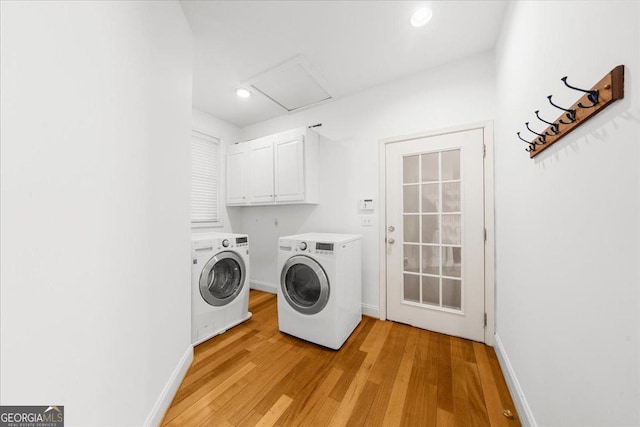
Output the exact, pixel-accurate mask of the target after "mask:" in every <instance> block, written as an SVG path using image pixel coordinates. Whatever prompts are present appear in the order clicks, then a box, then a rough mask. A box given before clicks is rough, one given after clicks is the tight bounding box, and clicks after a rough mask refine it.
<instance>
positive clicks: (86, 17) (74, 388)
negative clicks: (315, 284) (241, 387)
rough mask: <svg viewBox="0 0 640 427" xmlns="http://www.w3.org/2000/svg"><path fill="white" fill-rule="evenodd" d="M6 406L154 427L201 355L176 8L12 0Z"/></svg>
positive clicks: (6, 48) (5, 39) (184, 29)
mask: <svg viewBox="0 0 640 427" xmlns="http://www.w3.org/2000/svg"><path fill="white" fill-rule="evenodd" d="M0 7H1V25H0V28H1V37H0V40H1V45H0V52H1V55H2V57H1V61H0V64H1V69H0V75H1V89H0V91H1V93H2V98H1V116H0V119H1V122H2V126H1V135H0V137H1V171H2V183H1V189H2V192H1V195H2V203H1V229H2V230H1V234H2V241H1V249H2V269H1V276H0V277H1V284H2V287H1V311H0V312H1V329H0V330H1V334H0V336H1V338H0V339H1V353H0V354H1V359H0V360H1V362H0V363H1V364H0V377H1V378H2V381H1V388H0V393H1V395H0V398H1V404H2V405H10V404H19V405H46V404H59V405H64V406H65V414H66V421H67V424H66V425H68V426H92V425H105V426H106V425H110V426H111V425H121V426H124V425H130V426H134V425H136V426H138V425H142V424H143V423H144V422H145V420H146V419H147V417H148V416H149V414H150V412H151V411H152V407H153V406H154V404H155V403H156V401H157V399H158V398H159V396H160V394H161V392H162V391H163V388H164V387H165V385H166V384H167V381H168V380H169V378H170V376H171V375H172V372H173V371H174V369H176V367H177V365H178V363H179V362H180V361H181V360H184V359H183V357H184V355H185V354H187V352H188V351H190V340H189V337H190V288H189V284H190V267H189V265H190V264H189V251H190V249H189V248H190V224H189V197H190V176H189V174H190V150H189V144H188V141H189V134H190V128H191V72H192V71H191V56H192V47H191V46H192V45H191V32H190V29H189V26H188V24H187V22H186V20H185V18H184V16H183V14H182V10H181V8H180V5H179V4H178V3H177V2H5V1H3V2H1V3H0Z"/></svg>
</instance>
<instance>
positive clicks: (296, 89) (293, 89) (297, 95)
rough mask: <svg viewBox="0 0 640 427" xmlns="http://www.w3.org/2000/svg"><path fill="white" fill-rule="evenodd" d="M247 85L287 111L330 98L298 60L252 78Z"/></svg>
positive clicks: (326, 91) (307, 67)
mask: <svg viewBox="0 0 640 427" xmlns="http://www.w3.org/2000/svg"><path fill="white" fill-rule="evenodd" d="M249 85H250V86H251V87H252V88H253V89H255V90H256V91H258V92H260V93H262V94H263V95H264V96H266V97H267V98H269V99H270V100H272V101H273V102H275V103H276V104H278V105H280V106H281V107H282V108H284V109H285V110H287V111H294V110H299V109H301V108H305V107H309V106H311V105H314V104H317V103H320V102H323V101H326V100H329V99H331V98H332V96H331V94H330V93H329V91H328V90H327V89H326V88H325V87H324V86H323V85H322V84H320V82H319V81H318V78H317V75H314V73H313V72H311V70H310V68H309V66H308V65H306V64H305V63H304V61H302V59H301V58H300V57H297V58H294V59H293V60H290V61H287V62H285V63H283V64H281V65H279V66H277V67H275V68H272V69H271V70H269V71H266V72H264V73H262V74H260V75H258V76H256V77H254V78H253V79H251V80H250V83H249Z"/></svg>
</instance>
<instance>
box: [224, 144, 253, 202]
mask: <svg viewBox="0 0 640 427" xmlns="http://www.w3.org/2000/svg"><path fill="white" fill-rule="evenodd" d="M226 176H227V205H245V204H247V202H248V199H247V147H246V144H235V145H231V146H230V147H229V148H228V149H227V171H226Z"/></svg>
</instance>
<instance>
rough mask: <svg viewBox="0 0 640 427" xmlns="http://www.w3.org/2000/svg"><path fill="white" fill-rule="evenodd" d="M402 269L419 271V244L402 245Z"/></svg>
mask: <svg viewBox="0 0 640 427" xmlns="http://www.w3.org/2000/svg"><path fill="white" fill-rule="evenodd" d="M404 271H411V272H413V273H419V272H420V246H418V245H404Z"/></svg>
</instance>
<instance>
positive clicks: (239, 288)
mask: <svg viewBox="0 0 640 427" xmlns="http://www.w3.org/2000/svg"><path fill="white" fill-rule="evenodd" d="M191 262H192V264H191V342H192V343H193V344H194V345H196V344H200V343H201V342H203V341H206V340H208V339H209V338H211V337H213V336H215V335H218V334H221V333H223V332H225V331H226V330H227V329H230V328H232V327H234V326H236V325H238V324H240V323H242V322H244V321H246V320H248V319H249V318H250V317H251V313H250V312H249V237H248V236H247V235H246V234H228V233H215V234H214V233H212V234H203V235H200V236H194V237H193V238H192V241H191Z"/></svg>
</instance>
